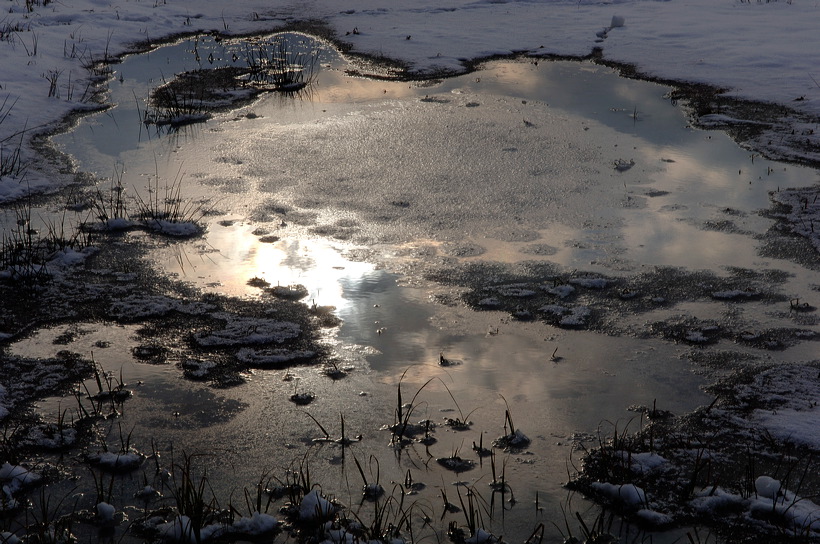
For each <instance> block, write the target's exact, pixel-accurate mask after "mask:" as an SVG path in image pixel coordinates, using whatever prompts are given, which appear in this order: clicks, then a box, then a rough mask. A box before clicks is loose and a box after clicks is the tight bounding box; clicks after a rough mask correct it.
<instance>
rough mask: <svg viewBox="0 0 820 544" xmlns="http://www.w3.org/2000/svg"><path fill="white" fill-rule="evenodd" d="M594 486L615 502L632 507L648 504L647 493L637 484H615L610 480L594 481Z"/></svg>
mask: <svg viewBox="0 0 820 544" xmlns="http://www.w3.org/2000/svg"><path fill="white" fill-rule="evenodd" d="M592 488H593V489H594V490H595V491H597V492H598V493H600V494H601V495H603V496H604V497H606V498H607V499H608V500H610V501H611V502H612V503H614V504H621V505H623V506H626V507H631V508H634V507H636V506H643V505H645V504H646V493H644V490H643V489H641V488H640V487H638V486H636V485H635V484H623V485H615V484H611V483H609V482H593V483H592Z"/></svg>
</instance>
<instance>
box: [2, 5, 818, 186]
mask: <svg viewBox="0 0 820 544" xmlns="http://www.w3.org/2000/svg"><path fill="white" fill-rule="evenodd" d="M818 15H820V6H819V5H818V4H817V3H816V2H812V1H804V0H789V1H782V2H777V1H774V2H760V1H755V2H743V1H739V0H720V1H717V2H715V1H714V0H680V1H674V2H661V1H648V0H618V1H615V2H606V3H603V2H593V1H591V0H580V1H577V0H555V1H541V2H535V1H504V2H498V1H496V0H448V1H444V2H442V1H439V0H437V1H435V2H434V1H432V0H420V1H418V2H413V3H412V4H406V5H396V4H390V3H385V2H379V1H375V0H365V1H348V2H341V3H340V2H337V1H335V0H315V1H311V2H307V3H306V2H302V1H299V2H296V1H292V0H291V1H285V0H282V1H278V2H268V1H261V0H237V1H236V2H232V3H231V4H230V6H226V4H225V3H224V2H221V1H216V0H203V1H200V2H181V1H174V0H165V1H160V0H152V1H147V0H146V1H137V2H126V3H109V2H104V1H98V0H72V1H71V2H53V1H48V0H36V1H28V2H24V1H22V0H13V1H12V2H11V5H10V7H9V8H8V9H7V13H6V14H4V16H3V18H2V20H0V50H2V55H0V66H1V67H2V78H0V144H2V151H3V153H2V164H3V166H2V167H0V169H2V170H4V171H5V173H4V175H2V177H0V201H8V200H10V199H14V198H18V197H19V196H20V195H22V194H24V193H25V192H27V191H29V190H33V191H43V190H46V189H48V188H49V187H53V186H54V185H58V184H60V183H61V180H60V179H59V176H57V175H56V174H55V172H53V171H49V170H48V168H47V167H45V166H42V165H40V164H39V163H38V161H37V160H36V155H35V154H34V152H33V151H32V150H31V149H30V148H28V146H27V145H26V144H27V142H28V140H29V138H30V137H31V136H34V135H36V134H38V133H42V132H44V131H48V130H50V129H53V128H55V127H56V126H57V124H58V123H59V121H60V120H61V119H62V118H63V116H64V115H65V114H67V113H68V112H70V111H72V110H76V109H84V108H89V107H92V104H91V102H90V92H91V89H92V88H91V86H90V81H91V78H92V77H93V76H94V75H95V72H96V71H97V70H95V69H94V68H93V63H94V62H96V61H101V60H104V59H106V58H110V57H112V56H116V55H120V54H122V53H125V52H127V51H129V50H132V49H133V48H134V46H135V45H136V44H138V43H142V44H146V43H156V42H158V41H160V40H163V39H167V38H168V37H169V36H172V35H175V34H179V33H195V32H203V31H204V32H208V31H218V32H226V33H249V32H255V31H262V30H270V29H273V28H276V27H281V26H282V25H286V24H289V23H294V22H298V21H305V20H310V21H320V22H322V23H325V24H326V25H327V26H328V27H329V28H330V30H331V31H332V32H334V33H335V35H336V37H337V38H338V39H339V40H341V41H342V42H344V43H346V44H349V46H350V50H351V52H353V53H362V54H368V55H377V56H385V57H389V58H393V59H397V60H399V61H402V62H403V63H405V64H406V65H407V66H408V68H409V70H410V71H411V72H416V73H436V72H441V71H444V72H458V71H464V70H465V61H468V60H470V59H475V58H481V57H487V56H491V55H507V54H511V53H513V52H528V53H532V54H537V55H569V56H586V55H589V54H590V53H591V52H592V51H593V50H595V49H598V48H599V49H600V50H601V53H602V57H603V59H605V60H607V61H614V62H622V63H630V64H634V65H635V66H636V67H637V69H638V71H639V72H640V73H642V74H644V75H646V76H650V77H654V78H664V79H674V80H680V81H690V82H701V83H707V84H710V85H713V86H716V87H720V88H722V89H726V91H727V93H728V94H729V95H732V96H736V97H741V98H744V99H753V100H760V101H766V102H771V103H777V104H781V105H783V106H787V107H789V108H794V109H795V110H796V111H798V112H800V113H802V114H805V115H807V116H810V117H811V118H814V121H815V122H814V123H812V122H797V121H793V123H792V124H793V126H794V127H795V129H796V132H797V133H798V136H800V139H801V140H803V138H805V141H804V142H803V144H806V143H808V147H809V148H811V147H812V146H813V147H814V148H816V147H817V146H818V145H820V134H818V133H820V131H818V130H815V128H816V117H817V116H818V115H820V69H818V67H817V62H816V60H817V59H816V56H815V55H813V54H812V52H813V51H814V50H816V49H817V47H816V46H814V45H813V44H817V42H818V41H820V37H818V34H817V31H816V30H817V26H816V22H817V18H818ZM613 24H614V26H613ZM803 121H806V120H805V119H804V120H803ZM21 143H22V144H23V146H22V147H23V148H22V150H21V151H22V153H21V155H20V157H19V161H18V160H17V157H16V150H17V149H18V148H19V147H20V144H21ZM801 153H803V154H806V155H809V156H813V155H812V151H811V150H810V149H807V150H803V151H802V152H801ZM814 158H817V157H816V156H814Z"/></svg>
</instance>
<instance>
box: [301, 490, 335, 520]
mask: <svg viewBox="0 0 820 544" xmlns="http://www.w3.org/2000/svg"><path fill="white" fill-rule="evenodd" d="M336 510H337V508H336V505H335V504H333V503H332V502H330V501H329V500H327V499H326V498H324V497H323V496H322V495H321V494H320V493H319V490H318V489H314V490H313V491H311V492H310V493H308V494H307V495H305V497H304V498H303V499H302V502H301V503H300V504H299V518H300V519H303V520H321V519H328V518H331V517H333V515H334V514H335V513H336Z"/></svg>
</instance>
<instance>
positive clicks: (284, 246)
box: [154, 219, 375, 310]
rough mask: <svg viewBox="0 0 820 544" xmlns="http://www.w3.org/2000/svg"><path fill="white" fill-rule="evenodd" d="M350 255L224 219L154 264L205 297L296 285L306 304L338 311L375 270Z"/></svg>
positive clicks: (325, 243)
mask: <svg viewBox="0 0 820 544" xmlns="http://www.w3.org/2000/svg"><path fill="white" fill-rule="evenodd" d="M350 249H353V247H352V246H350V247H348V246H346V245H344V244H342V243H331V242H330V241H328V240H323V239H318V238H306V237H297V238H294V237H292V236H283V237H282V238H281V239H280V238H279V237H278V236H276V234H275V231H274V232H271V233H268V232H267V231H262V230H260V229H258V227H257V226H255V225H251V224H249V223H246V222H243V221H232V220H224V219H223V220H220V221H214V222H212V223H211V224H210V225H209V226H208V230H207V234H206V236H205V239H204V241H203V240H198V241H194V242H190V243H188V244H185V245H183V246H180V247H178V248H177V249H175V250H172V249H169V248H165V249H163V250H161V251H160V252H159V254H158V255H155V256H154V258H155V259H156V260H158V261H160V262H162V263H163V265H164V266H165V267H167V269H168V270H169V271H170V272H172V273H175V274H177V275H178V276H179V277H180V278H181V279H184V280H186V281H189V282H191V283H193V284H194V285H195V286H197V287H199V288H201V289H204V290H206V291H212V292H218V293H224V294H227V295H232V296H256V295H259V294H261V293H262V290H261V287H262V286H265V285H268V286H270V287H276V286H282V287H289V286H296V285H301V286H304V288H305V289H306V290H307V296H305V297H304V301H305V302H306V303H308V304H316V305H319V306H334V307H335V308H336V309H337V310H342V309H344V308H345V307H346V306H347V305H349V300H348V299H347V298H346V295H345V290H346V288H349V287H350V286H352V285H357V284H359V283H361V282H363V281H366V277H367V275H368V274H369V273H371V272H372V271H373V270H374V269H375V266H374V265H373V264H370V263H365V262H356V261H351V260H349V259H347V258H346V257H345V251H346V250H350Z"/></svg>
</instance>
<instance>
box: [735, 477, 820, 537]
mask: <svg viewBox="0 0 820 544" xmlns="http://www.w3.org/2000/svg"><path fill="white" fill-rule="evenodd" d="M755 490H756V491H757V496H756V497H754V498H753V499H752V500H751V505H750V507H749V513H750V514H751V516H752V517H754V518H758V519H766V520H772V521H775V522H777V521H780V524H782V525H783V526H785V527H786V528H787V529H790V530H791V531H793V532H794V534H798V535H803V534H807V532H808V531H810V532H811V534H812V535H814V536H817V533H818V532H820V506H818V505H816V504H815V503H813V502H812V501H810V500H808V499H806V498H803V497H800V496H799V495H796V494H794V493H792V492H791V491H789V490H788V489H785V488H784V487H783V485H782V484H781V483H780V481H779V480H775V479H774V478H771V477H769V476H760V477H758V478H757V480H755ZM777 518H779V519H777Z"/></svg>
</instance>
